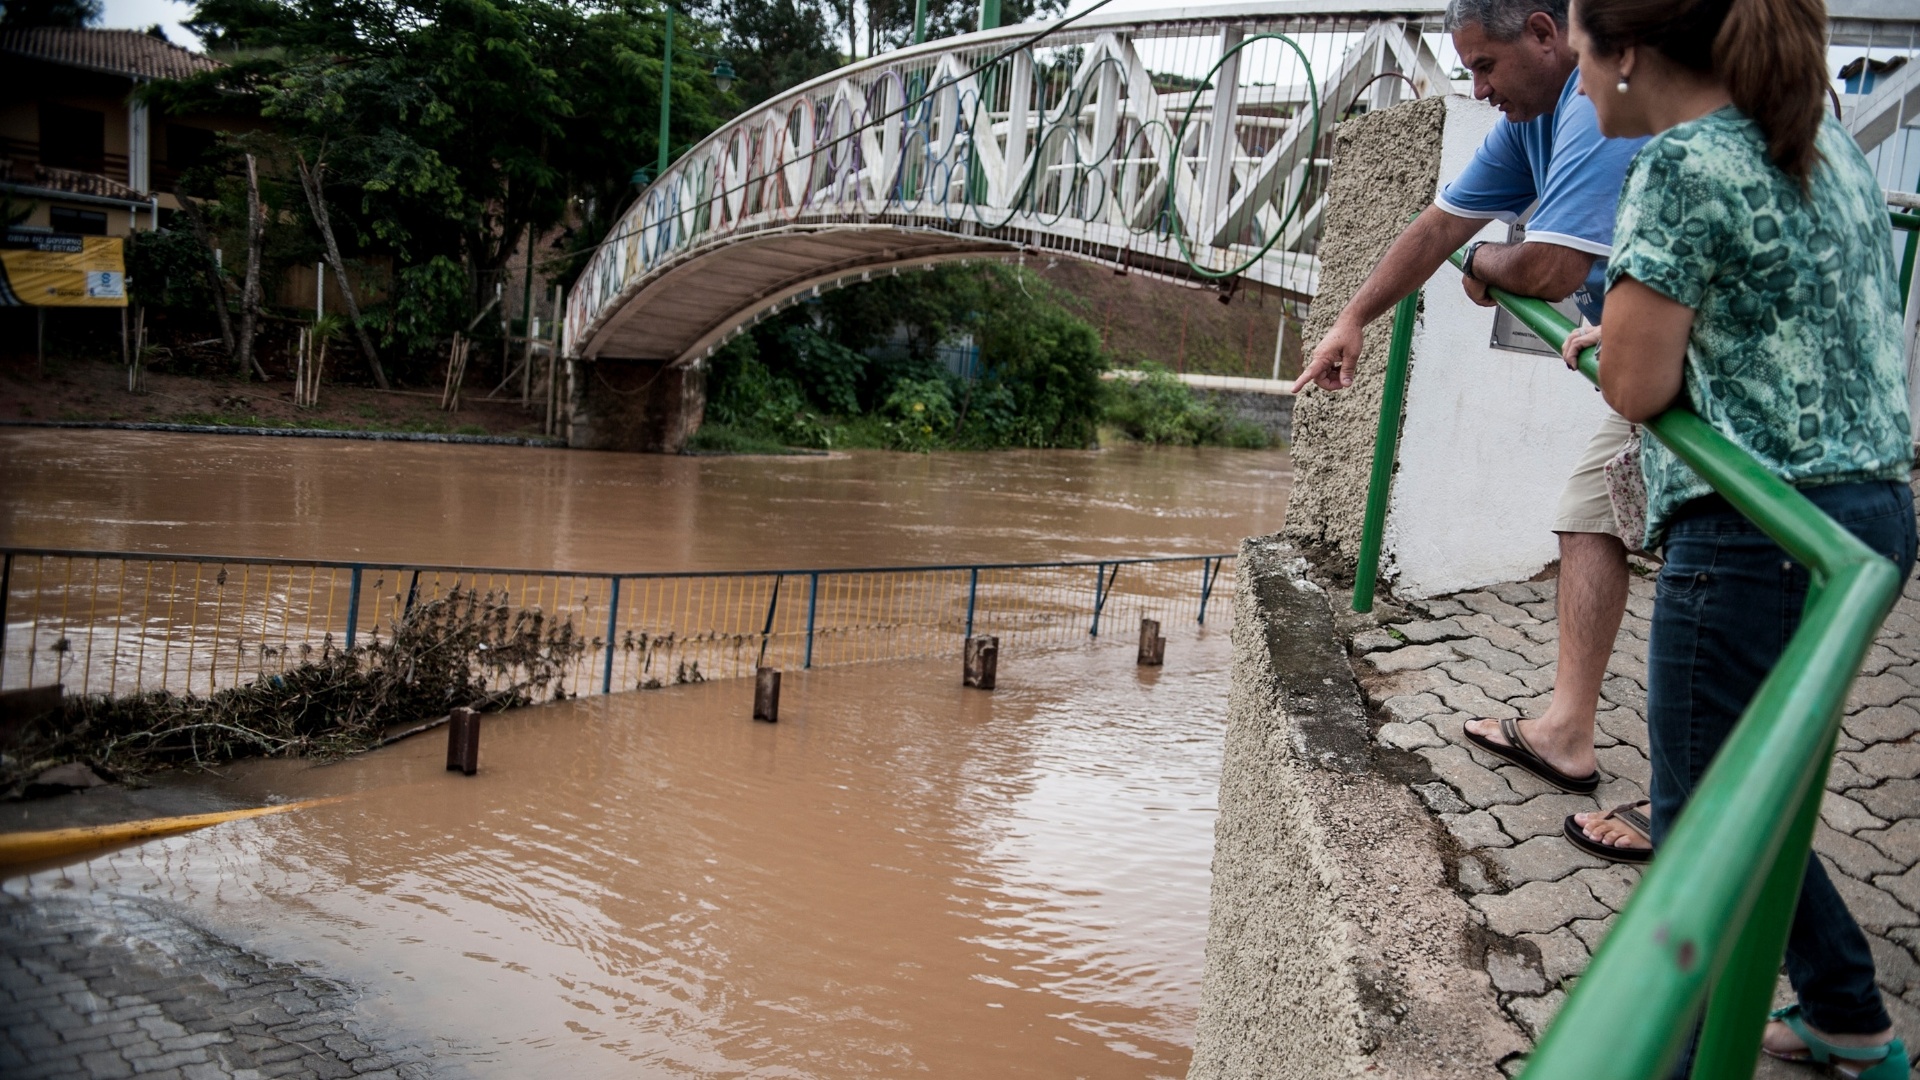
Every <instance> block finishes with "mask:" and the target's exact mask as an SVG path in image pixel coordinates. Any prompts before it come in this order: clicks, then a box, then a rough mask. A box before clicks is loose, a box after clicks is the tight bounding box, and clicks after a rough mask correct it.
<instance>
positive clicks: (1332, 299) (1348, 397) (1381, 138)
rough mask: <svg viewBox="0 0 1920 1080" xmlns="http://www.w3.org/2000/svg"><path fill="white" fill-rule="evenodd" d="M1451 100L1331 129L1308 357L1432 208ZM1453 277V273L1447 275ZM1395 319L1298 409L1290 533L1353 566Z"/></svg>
mask: <svg viewBox="0 0 1920 1080" xmlns="http://www.w3.org/2000/svg"><path fill="white" fill-rule="evenodd" d="M1446 116H1447V108H1446V102H1445V101H1444V100H1443V99H1440V98H1425V99H1423V100H1420V101H1415V102H1411V103H1409V104H1406V105H1400V106H1396V107H1395V108H1391V109H1384V110H1382V111H1380V112H1375V113H1368V114H1367V115H1365V116H1362V117H1359V118H1357V119H1353V120H1349V121H1347V122H1346V123H1343V124H1341V125H1340V126H1339V127H1338V128H1336V129H1335V130H1334V137H1333V142H1334V149H1333V169H1332V172H1331V174H1330V176H1329V177H1328V181H1327V206H1326V210H1325V216H1326V230H1325V232H1324V233H1323V234H1322V236H1321V240H1320V291H1319V292H1318V293H1317V294H1315V296H1314V299H1313V307H1312V309H1311V310H1310V311H1309V312H1308V314H1307V325H1306V329H1305V330H1303V331H1302V332H1301V336H1300V339H1301V341H1303V342H1305V343H1306V347H1307V349H1308V350H1309V353H1311V350H1312V349H1313V346H1315V345H1317V344H1319V342H1320V339H1321V338H1323V337H1325V336H1326V334H1327V330H1328V328H1330V327H1331V326H1332V325H1333V320H1334V317H1335V316H1337V315H1339V314H1340V309H1341V308H1343V307H1345V306H1346V304H1347V301H1348V300H1349V299H1351V298H1352V296H1353V294H1354V293H1355V292H1356V291H1358V290H1359V288H1360V284H1361V282H1363V281H1365V280H1366V279H1367V274H1368V273H1370V272H1372V270H1373V267H1374V264H1375V263H1378V262H1379V261H1380V256H1382V255H1384V254H1386V251H1387V248H1388V246H1389V245H1391V244H1392V243H1393V240H1394V238H1395V237H1397V236H1399V235H1400V232H1401V230H1403V229H1405V228H1406V225H1407V222H1409V221H1411V220H1412V219H1413V217H1414V215H1416V214H1418V213H1419V212H1420V211H1421V210H1424V209H1426V207H1427V205H1428V204H1429V203H1431V202H1432V201H1433V195H1434V192H1435V190H1437V189H1436V187H1435V184H1436V181H1437V179H1438V177H1439V171H1440V135H1441V128H1442V126H1443V125H1444V123H1445V121H1446ZM1448 272H1450V271H1448ZM1392 325H1393V321H1392V318H1391V316H1386V317H1383V318H1381V319H1380V320H1379V321H1377V322H1375V323H1374V324H1373V325H1372V326H1369V327H1368V328H1367V347H1366V350H1365V351H1364V352H1363V353H1362V354H1361V356H1360V364H1359V370H1358V371H1357V373H1356V374H1355V376H1354V383H1353V386H1352V387H1350V388H1348V389H1347V390H1345V391H1342V392H1340V393H1327V392H1325V391H1321V390H1309V391H1307V392H1306V393H1303V394H1301V395H1300V398H1299V400H1298V401H1296V402H1295V404H1294V408H1293V492H1292V494H1291V495H1290V496H1289V497H1288V499H1287V526H1286V529H1287V536H1288V538H1289V539H1292V540H1296V541H1298V542H1300V543H1303V544H1306V545H1308V546H1309V547H1312V548H1315V549H1316V550H1318V551H1321V552H1324V553H1326V554H1327V555H1330V556H1332V557H1333V558H1334V559H1335V560H1336V561H1337V562H1339V563H1342V564H1344V565H1345V566H1347V567H1351V566H1352V565H1353V562H1354V560H1355V559H1357V558H1358V557H1359V555H1360V521H1361V518H1362V516H1363V515H1364V514H1365V512H1366V505H1367V472H1368V470H1369V469H1370V468H1371V466H1372V461H1373V435H1374V428H1375V426H1376V425H1377V423H1378V421H1379V417H1380V387H1381V381H1382V377H1383V376H1384V374H1385V372H1386V368H1387V338H1388V336H1389V334H1390V333H1391V331H1392Z"/></svg>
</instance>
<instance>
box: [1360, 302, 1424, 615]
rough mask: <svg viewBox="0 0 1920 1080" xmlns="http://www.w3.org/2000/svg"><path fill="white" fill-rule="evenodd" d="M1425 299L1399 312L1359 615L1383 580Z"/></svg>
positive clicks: (1370, 490)
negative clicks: (1417, 321) (1383, 553)
mask: <svg viewBox="0 0 1920 1080" xmlns="http://www.w3.org/2000/svg"><path fill="white" fill-rule="evenodd" d="M1419 303H1420V294H1419V293H1417V292H1415V293H1409V294H1407V297H1406V299H1404V300H1402V301H1400V303H1399V304H1398V305H1397V306H1395V307H1394V309H1393V343H1392V344H1391V345H1389V346H1388V348H1387V381H1386V385H1384V386H1382V387H1381V388H1380V427H1379V430H1378V431H1377V432H1375V434H1374V436H1373V475H1372V477H1371V478H1369V479H1368V481H1367V516H1366V518H1365V520H1364V522H1363V524H1362V525H1361V527H1360V563H1359V565H1358V566H1356V567H1354V570H1353V610H1355V611H1372V610H1373V591H1374V586H1375V584H1376V582H1377V580H1378V578H1379V575H1380V540H1381V533H1382V532H1384V531H1385V530H1386V527H1387V493H1388V491H1389V490H1391V488H1392V487H1393V462H1394V458H1395V457H1397V456H1398V454H1399V449H1400V414H1401V412H1402V411H1403V410H1404V409H1405V407H1406V402H1407V358H1408V356H1409V355H1410V354H1411V353H1412V352H1413V318H1414V315H1415V314H1417V312H1418V308H1419Z"/></svg>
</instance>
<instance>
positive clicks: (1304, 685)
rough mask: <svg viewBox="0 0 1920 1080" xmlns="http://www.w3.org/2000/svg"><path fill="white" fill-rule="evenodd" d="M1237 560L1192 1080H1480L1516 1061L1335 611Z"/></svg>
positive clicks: (1467, 920) (1266, 559) (1256, 551)
mask: <svg viewBox="0 0 1920 1080" xmlns="http://www.w3.org/2000/svg"><path fill="white" fill-rule="evenodd" d="M1305 573H1306V562H1305V560H1304V559H1301V558H1300V557H1299V556H1298V554H1297V552H1295V551H1294V550H1293V549H1292V548H1290V547H1288V546H1286V545H1284V544H1282V543H1280V542H1278V541H1277V540H1275V539H1271V538H1261V539H1254V540H1249V541H1247V542H1245V543H1244V544H1242V545H1241V548H1240V558H1239V562H1238V564H1237V566H1236V569H1235V575H1234V576H1235V593H1234V624H1233V680H1232V690H1231V695H1230V699H1229V704H1228V721H1227V725H1228V726H1227V735H1226V744H1225V760H1224V762H1223V765H1222V770H1221V777H1220V817H1219V820H1218V824H1217V825H1216V827H1215V834H1214V856H1213V894H1212V914H1211V920H1210V922H1209V927H1208V934H1207V953H1206V971H1205V976H1204V980H1203V984H1202V998H1201V1006H1200V1019H1199V1026H1198V1030H1197V1032H1196V1037H1195V1046H1194V1057H1193V1064H1192V1067H1191V1069H1190V1071H1189V1072H1188V1074H1187V1075H1188V1077H1189V1080H1247V1078H1252V1077H1259V1078H1262V1080H1293V1078H1301V1080H1308V1078H1312V1080H1324V1078H1330V1077H1359V1076H1363V1075H1367V1076H1393V1077H1467V1076H1471V1077H1476V1078H1485V1077H1489V1076H1494V1075H1497V1070H1496V1066H1497V1065H1498V1064H1499V1063H1500V1062H1501V1061H1502V1060H1503V1059H1506V1058H1508V1057H1510V1056H1511V1055H1513V1054H1515V1053H1518V1052H1520V1051H1522V1050H1523V1049H1524V1048H1525V1042H1524V1041H1523V1039H1522V1037H1521V1034H1520V1032H1519V1031H1518V1029H1516V1028H1515V1027H1514V1026H1513V1024H1512V1022H1511V1021H1510V1020H1508V1019H1507V1018H1506V1016H1505V1015H1504V1014H1503V1013H1501V1012H1500V1010H1499V1008H1498V1006H1497V1004H1496V997H1495V993H1494V989H1493V985H1492V983H1491V981H1490V980H1489V978H1488V976H1487V973H1486V971H1485V970H1484V964H1483V962H1482V963H1481V966H1476V962H1479V961H1480V960H1481V954H1483V953H1484V951H1485V949H1484V945H1482V944H1480V943H1479V941H1480V938H1481V936H1482V935H1483V931H1481V930H1480V929H1479V928H1478V926H1477V925H1476V923H1475V922H1474V920H1473V919H1472V918H1471V916H1470V913H1469V908H1468V906H1467V904H1466V901H1465V900H1463V899H1462V898H1461V897H1460V895H1459V894H1458V893H1456V892H1455V891H1454V890H1453V889H1452V888H1451V887H1450V886H1449V884H1448V880H1447V878H1448V871H1447V869H1446V865H1445V861H1444V859H1443V858H1442V854H1441V852H1442V845H1443V843H1444V841H1443V840H1442V836H1441V833H1440V831H1439V830H1438V829H1437V827H1436V826H1435V825H1434V823H1433V819H1432V818H1431V817H1430V816H1429V815H1428V814H1427V813H1426V811H1425V810H1424V809H1423V808H1422V807H1421V806H1420V805H1419V804H1418V803H1417V802H1416V801H1415V799H1414V796H1413V795H1412V793H1411V792H1409V791H1408V789H1407V787H1406V786H1405V784H1404V783H1401V782H1399V781H1397V780H1396V779H1395V778H1394V776H1393V775H1391V763H1387V762H1382V761H1381V760H1379V759H1378V758H1377V756H1376V753H1375V751H1373V750H1372V749H1371V743H1372V739H1371V737H1370V733H1369V728H1368V721H1367V718H1366V716H1365V714H1364V713H1363V711H1362V709H1361V704H1360V699H1359V696H1358V693H1357V691H1356V688H1355V685H1354V682H1353V679H1352V675H1351V669H1350V668H1349V667H1348V664H1347V657H1346V650H1345V648H1344V647H1343V646H1342V645H1341V644H1340V642H1339V641H1338V640H1337V639H1336V637H1335V635H1334V625H1333V615H1332V611H1331V609H1330V607H1329V604H1328V600H1327V595H1326V593H1325V592H1323V591H1322V590H1321V589H1320V588H1319V586H1317V585H1315V584H1314V583H1313V582H1311V581H1309V580H1308V579H1307V578H1306V576H1305Z"/></svg>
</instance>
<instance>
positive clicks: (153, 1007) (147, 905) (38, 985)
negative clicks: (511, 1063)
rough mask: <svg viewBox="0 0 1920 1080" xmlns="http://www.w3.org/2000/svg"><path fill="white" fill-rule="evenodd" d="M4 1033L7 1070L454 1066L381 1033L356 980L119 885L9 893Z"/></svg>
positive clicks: (1, 1010) (24, 1073)
mask: <svg viewBox="0 0 1920 1080" xmlns="http://www.w3.org/2000/svg"><path fill="white" fill-rule="evenodd" d="M0 1036H3V1037H0V1076H5V1077H8V1078H9V1080H30V1078H37V1077H63V1078H64V1077H95V1078H103V1080H105V1078H116V1077H127V1076H136V1075H137V1076H143V1077H164V1078H177V1080H211V1078H215V1077H232V1078H235V1080H254V1078H262V1080H264V1078H267V1077H275V1076H300V1077H309V1076H311V1077H327V1078H333V1077H340V1078H345V1077H364V1078H366V1080H397V1078H402V1077H405V1078H408V1080H413V1078H420V1077H426V1076H430V1075H436V1074H439V1075H444V1070H441V1069H430V1068H429V1066H428V1055H427V1053H425V1052H424V1050H422V1049H413V1048H406V1049H399V1050H396V1049H394V1048H393V1044H394V1040H392V1039H391V1038H387V1037H384V1036H383V1035H380V1034H377V1033H375V1032H374V1031H373V1030H372V1027H371V1025H369V1024H368V1023H367V1022H366V1021H365V1020H364V1018H363V1017H361V1016H359V1015H358V1013H357V1010H356V1001H355V995H354V994H353V993H352V992H351V990H350V989H349V988H347V987H345V986H342V985H341V984H339V983H337V982H334V981H332V980H329V979H324V978H317V977H315V976H313V975H311V974H309V973H307V972H305V971H303V970H301V969H300V968H297V967H293V966H291V965H288V964H282V963H274V962H271V961H267V960H263V959H260V958H259V957H256V956H253V955H251V954H249V953H247V952H246V951H244V950H242V949H239V948H236V947H234V946H233V945H230V944H227V943H226V942H223V941H221V940H219V939H218V938H216V937H214V936H213V935H211V934H208V933H207V932H205V931H203V930H201V929H199V928H197V927H194V926H191V925H189V924H187V923H186V922H184V921H182V920H180V919H179V918H178V917H176V916H173V915H170V914H168V909H167V908H166V907H165V906H164V905H161V904H158V903H153V902H148V901H142V900H136V899H130V898H126V897H120V896H112V895H93V896H86V897H76V898H74V899H72V900H51V901H50V900H47V899H44V898H35V899H33V900H31V901H28V900H23V899H21V898H19V897H17V896H12V895H8V894H4V893H0ZM376 1047H378V1049H376Z"/></svg>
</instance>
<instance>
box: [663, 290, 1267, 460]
mask: <svg viewBox="0 0 1920 1080" xmlns="http://www.w3.org/2000/svg"><path fill="white" fill-rule="evenodd" d="M1069 299H1070V298H1068V297H1065V296H1063V295H1061V294H1059V293H1058V292H1057V291H1056V290H1055V289H1053V287H1051V286H1049V285H1048V284H1046V282H1045V281H1043V280H1042V279H1040V278H1038V277H1036V276H1035V275H1033V274H1030V273H1027V272H1026V271H1024V270H1023V269H1021V268H1019V267H1010V266H1004V265H1001V264H987V265H984V266H972V267H944V268H938V269H934V270H930V271H913V272H908V273H902V274H898V275H894V276H890V277H885V278H880V279H877V280H875V281H872V282H868V283H866V284H863V285H859V286H854V287H852V288H848V289H845V290H842V291H840V292H836V293H829V294H827V295H825V296H822V297H820V298H818V299H817V300H815V301H813V302H811V303H808V304H803V305H800V306H798V307H796V308H794V309H792V310H791V311H789V312H788V313H786V314H784V315H782V316H780V317H779V318H776V319H773V320H769V321H768V322H766V323H763V324H761V325H760V326H759V327H756V328H755V329H754V330H753V331H750V332H749V333H747V334H744V335H742V336H740V337H738V338H736V339H734V341H733V342H732V343H731V344H729V345H728V346H727V347H726V348H725V349H722V350H721V351H720V352H719V353H718V354H716V355H715V357H714V358H713V360H712V362H711V365H712V366H711V368H710V370H709V373H708V377H707V425H708V426H707V427H703V428H702V429H701V434H700V435H699V436H696V440H695V443H694V448H695V449H696V450H704V451H709V452H723V451H733V452H745V453H766V452H770V451H772V450H774V449H775V448H778V447H783V446H788V447H811V448H820V449H827V448H854V447H863V448H873V449H888V450H908V451H928V450H937V449H979V450H986V449H997V448H1003V447H1033V448H1045V447H1083V446H1088V445H1091V444H1093V443H1094V442H1095V441H1096V439H1097V438H1098V434H1099V429H1100V427H1101V426H1102V425H1106V426H1108V427H1110V428H1111V429H1112V430H1114V431H1116V432H1118V433H1119V434H1121V435H1123V436H1125V437H1128V438H1133V439H1137V440H1140V441H1143V442H1150V443H1167V444H1174V445H1187V446H1191V445H1200V444H1216V445H1230V446H1265V445H1266V442H1267V440H1266V436H1265V433H1264V432H1262V431H1261V430H1260V429H1259V428H1257V427H1254V426H1253V425H1251V424H1246V423H1244V422H1240V421H1236V420H1232V419H1230V418H1228V417H1226V416H1224V415H1223V414H1221V413H1220V412H1219V411H1218V410H1216V409H1214V408H1212V407H1211V406H1209V405H1206V404H1205V403H1203V402H1201V401H1199V400H1198V399H1196V398H1195V397H1194V396H1193V394H1192V393H1191V392H1190V391H1189V390H1188V389H1187V387H1186V385H1185V384H1184V383H1181V382H1180V381H1179V380H1178V379H1176V378H1174V376H1173V375H1172V374H1171V373H1169V372H1167V371H1166V370H1165V369H1164V368H1161V369H1157V370H1156V371H1154V372H1153V373H1151V374H1150V375H1149V376H1148V377H1147V378H1146V379H1144V380H1142V381H1140V382H1138V383H1133V382H1128V381H1126V380H1116V381H1114V382H1111V383H1107V382H1103V380H1102V378H1101V375H1102V373H1103V372H1104V371H1105V370H1106V368H1107V358H1106V357H1105V355H1104V354H1103V352H1102V350H1101V348H1100V341H1099V336H1098V334H1096V333H1095V332H1094V330H1093V328H1092V327H1091V326H1089V325H1088V324H1087V323H1086V322H1085V321H1084V320H1082V319H1080V318H1079V317H1078V316H1077V315H1075V314H1074V313H1073V312H1072V311H1071V310H1069V308H1068V306H1067V302H1068V300H1069ZM969 340H970V341H971V342H973V343H974V344H973V347H974V348H975V349H977V354H971V353H967V352H966V351H965V348H964V346H962V345H959V344H956V343H961V342H966V341H969Z"/></svg>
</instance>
